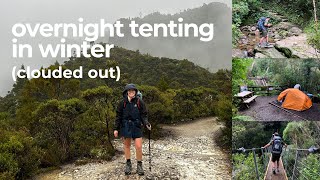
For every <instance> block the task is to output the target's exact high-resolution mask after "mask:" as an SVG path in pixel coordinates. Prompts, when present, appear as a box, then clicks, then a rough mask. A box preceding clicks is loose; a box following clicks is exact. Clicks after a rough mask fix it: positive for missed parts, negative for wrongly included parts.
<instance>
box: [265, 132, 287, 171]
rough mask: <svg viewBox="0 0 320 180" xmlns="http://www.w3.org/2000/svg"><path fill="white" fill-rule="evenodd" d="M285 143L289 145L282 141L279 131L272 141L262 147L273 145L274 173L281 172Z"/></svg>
mask: <svg viewBox="0 0 320 180" xmlns="http://www.w3.org/2000/svg"><path fill="white" fill-rule="evenodd" d="M283 145H284V146H286V147H287V144H286V143H284V142H283V141H282V138H281V137H280V136H279V133H277V132H275V133H274V134H273V137H272V139H271V141H270V142H269V143H268V144H266V145H265V146H263V147H262V149H264V148H267V147H269V146H272V149H271V161H272V163H273V165H272V173H273V174H276V172H277V173H279V172H280V171H279V160H280V156H281V153H282V148H283Z"/></svg>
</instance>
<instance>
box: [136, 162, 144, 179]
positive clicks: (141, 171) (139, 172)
mask: <svg viewBox="0 0 320 180" xmlns="http://www.w3.org/2000/svg"><path fill="white" fill-rule="evenodd" d="M137 174H138V175H139V176H143V175H144V171H143V168H142V162H141V161H138V164H137Z"/></svg>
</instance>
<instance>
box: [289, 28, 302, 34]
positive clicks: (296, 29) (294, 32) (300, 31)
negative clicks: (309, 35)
mask: <svg viewBox="0 0 320 180" xmlns="http://www.w3.org/2000/svg"><path fill="white" fill-rule="evenodd" d="M289 32H290V33H292V34H293V35H295V36H298V35H300V34H301V33H302V30H301V29H300V28H298V27H292V28H291V29H289Z"/></svg>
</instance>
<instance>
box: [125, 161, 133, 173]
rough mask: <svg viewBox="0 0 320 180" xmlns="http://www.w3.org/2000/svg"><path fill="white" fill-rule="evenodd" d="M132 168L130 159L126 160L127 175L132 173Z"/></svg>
mask: <svg viewBox="0 0 320 180" xmlns="http://www.w3.org/2000/svg"><path fill="white" fill-rule="evenodd" d="M131 170H132V165H131V162H130V161H127V162H126V168H125V170H124V173H125V175H130V174H131Z"/></svg>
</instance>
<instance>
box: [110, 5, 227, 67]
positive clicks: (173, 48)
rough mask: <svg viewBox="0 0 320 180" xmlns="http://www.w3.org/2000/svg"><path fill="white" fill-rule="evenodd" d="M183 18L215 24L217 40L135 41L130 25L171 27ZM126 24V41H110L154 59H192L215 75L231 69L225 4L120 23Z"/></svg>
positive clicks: (157, 38)
mask: <svg viewBox="0 0 320 180" xmlns="http://www.w3.org/2000/svg"><path fill="white" fill-rule="evenodd" d="M180 17H182V18H183V22H184V23H195V24H197V25H198V26H199V25H200V24H203V23H213V24H214V38H213V40H212V41H209V42H202V41H200V40H199V37H187V38H173V37H156V38H155V37H147V38H145V37H138V38H136V37H132V36H131V35H130V29H129V26H128V24H129V23H130V21H132V20H134V21H136V23H138V24H142V23H149V24H151V25H152V24H155V23H166V24H167V23H169V22H170V21H172V20H173V21H175V22H176V23H177V19H178V18H180ZM120 20H121V22H122V23H123V24H125V26H124V27H125V29H124V33H125V34H126V37H124V38H119V37H114V38H110V40H109V41H110V43H114V44H115V45H117V46H121V47H124V48H127V49H131V50H139V51H140V52H142V53H149V54H151V55H152V56H159V57H169V58H175V59H189V60H190V61H192V62H194V63H195V64H198V65H200V66H201V67H204V68H208V69H209V70H210V71H212V72H215V71H217V70H218V69H226V68H227V69H230V68H231V62H230V59H231V54H230V52H231V28H230V24H231V9H230V8H228V7H227V5H225V4H222V3H210V4H204V5H203V6H201V7H199V8H195V9H188V10H185V11H183V12H180V13H178V14H174V15H170V14H160V13H159V12H155V13H152V14H149V15H146V16H145V17H143V18H133V19H120Z"/></svg>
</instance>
